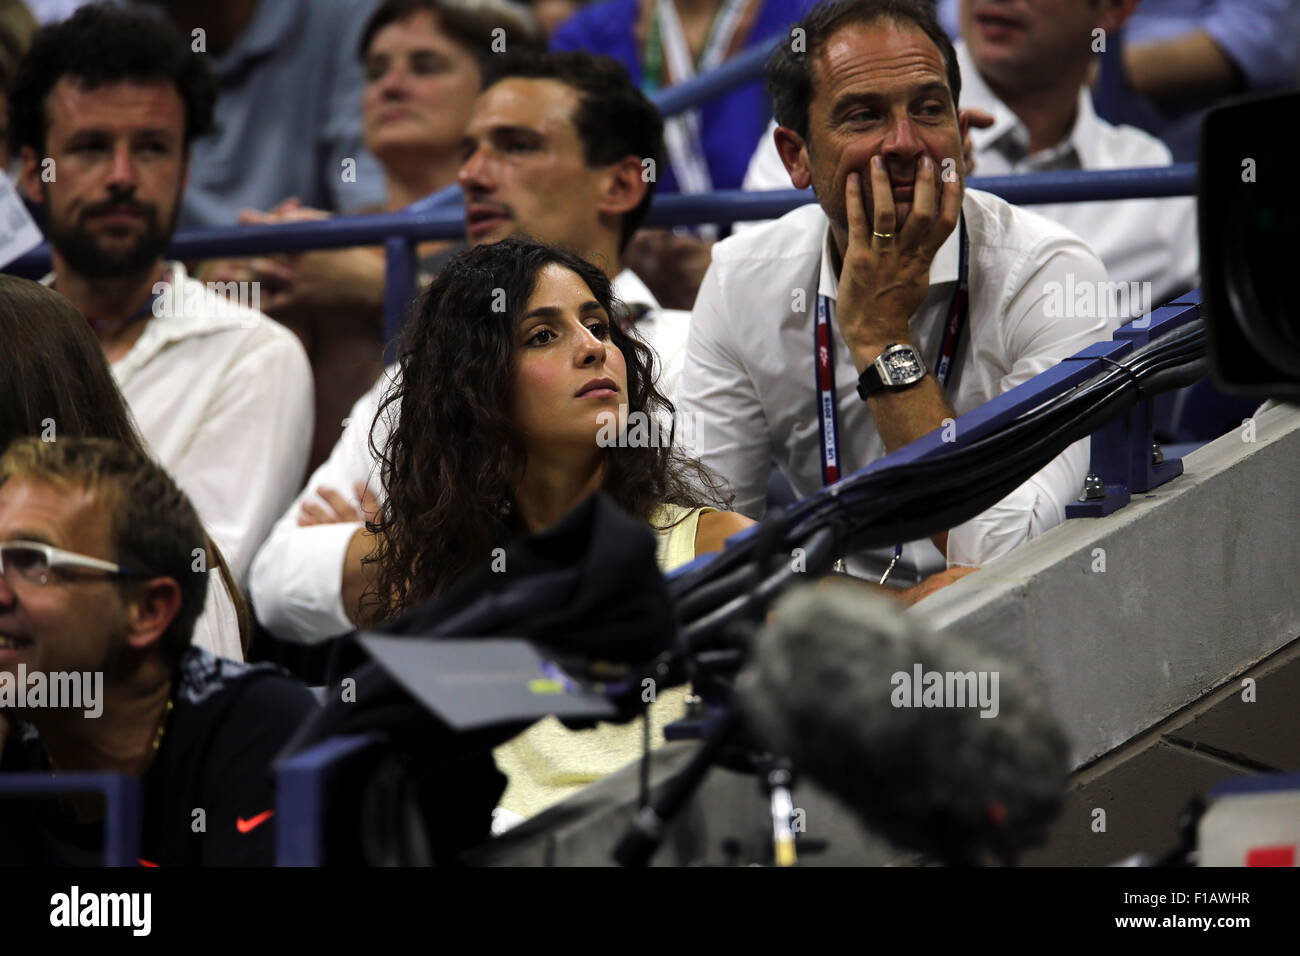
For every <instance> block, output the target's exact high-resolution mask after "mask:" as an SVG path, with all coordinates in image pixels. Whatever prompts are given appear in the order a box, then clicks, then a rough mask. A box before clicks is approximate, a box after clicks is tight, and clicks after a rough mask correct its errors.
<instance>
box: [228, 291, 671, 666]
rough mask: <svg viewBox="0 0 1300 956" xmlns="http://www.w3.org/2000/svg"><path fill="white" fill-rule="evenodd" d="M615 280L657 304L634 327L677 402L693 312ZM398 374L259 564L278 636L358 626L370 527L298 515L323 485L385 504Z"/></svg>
mask: <svg viewBox="0 0 1300 956" xmlns="http://www.w3.org/2000/svg"><path fill="white" fill-rule="evenodd" d="M612 285H613V290H614V295H615V296H617V297H618V299H619V300H620V301H622V302H623V303H624V304H625V305H628V306H637V305H645V306H648V307H649V308H650V311H648V312H646V313H645V315H644V316H642V318H641V319H640V320H638V321H637V323H636V324H635V325H634V326H633V328H634V329H635V331H636V334H638V335H639V336H641V338H643V339H644V340H645V341H646V342H648V343H649V345H650V346H651V348H653V349H654V350H655V352H656V354H657V355H658V358H659V361H660V365H661V368H662V371H661V372H660V376H659V383H660V390H661V391H663V392H664V393H665V394H666V395H668V397H669V398H670V399H671V400H673V401H676V400H677V382H678V379H679V378H680V376H681V368H682V363H683V361H684V356H685V351H686V338H687V331H688V328H689V324H690V318H691V315H690V313H689V312H684V311H681V310H676V309H660V308H659V303H658V302H656V301H655V298H654V296H653V295H652V294H651V293H650V290H649V289H647V288H646V286H645V283H643V282H642V281H641V280H640V278H638V277H637V275H636V274H635V273H634V272H632V271H631V270H630V269H624V270H623V271H622V272H620V273H619V274H618V275H617V276H616V277H615V278H614V280H613V283H612ZM398 375H399V371H398V367H397V366H396V365H393V366H390V367H389V368H388V369H387V370H385V373H384V374H383V375H381V376H380V378H379V380H378V381H377V382H375V384H374V385H373V386H371V388H370V390H369V391H367V392H366V394H364V395H362V396H361V398H359V399H358V400H357V402H356V404H355V405H354V406H353V407H352V411H351V412H350V413H349V415H348V423H347V425H346V426H345V427H344V429H343V434H342V435H341V436H339V440H338V442H337V443H336V444H335V445H334V448H333V450H332V451H331V452H330V456H329V458H328V459H326V460H325V462H324V464H322V465H321V466H320V467H319V468H317V469H316V471H315V473H314V474H313V475H312V476H311V479H310V480H309V481H308V482H307V485H306V487H304V488H303V489H302V492H301V493H300V494H299V495H298V497H297V498H296V499H295V500H294V501H293V503H292V504H290V505H289V508H288V510H286V511H285V512H284V514H283V515H282V517H281V518H280V520H279V521H277V522H276V524H275V527H274V528H273V529H272V531H271V534H270V536H269V537H268V538H267V540H266V543H265V544H264V545H262V549H261V550H260V551H259V552H258V554H257V557H256V559H255V560H254V561H253V569H252V573H251V575H250V582H249V587H250V589H251V593H252V598H253V608H254V610H255V611H256V612H257V618H258V620H259V621H261V622H262V625H263V626H264V627H265V628H266V629H267V630H269V631H270V632H271V633H272V634H275V635H276V636H277V637H280V638H282V639H284V640H290V641H298V642H301V643H304V644H310V643H315V642H318V641H324V640H327V639H328V638H331V637H334V636H336V635H339V634H345V633H347V632H349V631H351V630H353V625H352V622H351V620H350V619H349V618H348V615H347V613H346V612H345V611H344V609H343V594H342V588H343V561H344V558H345V557H346V555H347V550H348V544H349V543H350V542H351V541H352V537H353V535H355V534H356V532H357V531H359V530H360V529H361V528H362V527H363V525H362V523H361V522H359V521H348V522H337V523H333V524H317V525H307V526H305V527H300V526H299V525H298V514H299V511H300V510H301V507H302V503H303V502H304V501H308V500H310V501H312V502H314V503H317V504H320V505H324V504H325V502H324V500H323V499H321V498H320V497H319V496H318V495H317V494H316V489H318V488H321V487H324V488H330V489H333V490H334V491H337V492H338V493H339V494H340V495H342V496H343V497H344V498H346V499H347V500H348V501H349V502H350V503H351V504H352V506H353V507H354V508H359V507H360V499H359V498H358V496H357V493H356V490H355V486H356V485H357V484H358V483H361V484H365V485H367V486H368V487H369V488H370V490H371V491H372V492H373V493H374V495H375V497H376V498H377V499H378V500H379V501H380V502H381V503H382V502H383V501H384V499H385V498H386V494H385V491H384V488H383V486H382V482H381V481H380V480H379V478H380V476H379V463H378V462H377V461H376V459H375V458H374V456H373V455H371V453H370V447H369V443H370V438H371V428H372V427H373V429H374V435H373V437H374V441H375V445H376V447H378V448H383V447H384V446H385V445H386V444H387V442H388V436H389V435H390V434H391V432H392V429H393V427H394V425H395V424H396V420H397V419H396V415H397V406H396V405H392V406H389V409H388V410H386V413H385V415H384V416H383V417H382V419H380V420H376V413H377V412H378V410H379V406H380V404H381V400H382V398H383V396H384V394H385V393H386V392H387V390H388V388H389V387H390V386H391V385H392V384H394V383H395V382H396V381H397V379H398Z"/></svg>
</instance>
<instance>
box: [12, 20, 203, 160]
mask: <svg viewBox="0 0 1300 956" xmlns="http://www.w3.org/2000/svg"><path fill="white" fill-rule="evenodd" d="M65 76H71V77H75V78H76V79H77V81H78V82H79V83H80V84H81V85H82V86H84V87H85V88H87V89H94V88H95V87H97V86H100V85H101V84H104V83H115V82H118V81H121V80H157V79H162V80H170V81H171V82H172V83H174V84H175V85H176V91H177V92H178V93H179V94H180V97H181V101H182V102H183V103H184V104H185V147H186V149H189V147H190V144H191V143H192V142H193V141H194V140H195V139H197V138H198V137H200V136H202V135H203V134H204V133H206V132H208V130H209V129H211V128H212V111H213V108H214V107H215V105H216V102H217V82H216V80H215V79H214V78H213V76H212V72H211V70H210V69H209V68H208V64H207V61H206V60H205V59H204V58H203V57H202V56H200V55H199V54H197V53H193V52H191V50H190V44H189V41H188V40H186V38H185V37H183V36H182V35H181V33H180V31H178V30H177V29H176V27H174V26H173V25H172V24H171V23H170V22H169V21H167V20H164V19H162V18H161V17H159V16H154V15H151V14H148V13H141V12H137V11H132V10H124V9H122V8H121V7H118V6H116V5H114V4H108V3H96V4H90V5H88V6H84V7H81V8H80V9H78V10H77V12H76V13H74V14H73V15H72V16H71V17H69V18H68V19H66V20H64V21H62V22H60V23H54V24H51V25H49V26H47V27H43V28H42V29H40V30H38V31H37V33H36V36H35V38H34V39H33V40H32V45H31V48H30V49H29V50H28V51H27V54H26V55H25V56H24V57H23V59H22V61H21V62H20V63H19V64H18V71H17V73H16V75H15V76H14V81H13V83H12V84H11V85H10V87H9V146H10V150H11V152H13V153H14V155H17V154H18V152H19V151H20V150H21V149H22V148H23V147H24V146H30V147H31V148H32V149H34V150H36V152H37V153H38V154H41V155H44V152H45V133H46V130H47V123H46V117H45V100H46V98H47V97H48V96H49V95H50V91H51V90H52V89H54V86H55V84H57V83H58V82H59V80H60V79H62V78H63V77H65Z"/></svg>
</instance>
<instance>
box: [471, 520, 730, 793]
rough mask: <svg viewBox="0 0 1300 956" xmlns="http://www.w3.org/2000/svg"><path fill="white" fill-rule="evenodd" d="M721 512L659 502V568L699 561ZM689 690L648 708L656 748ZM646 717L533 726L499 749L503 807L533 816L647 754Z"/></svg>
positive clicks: (668, 694)
mask: <svg viewBox="0 0 1300 956" xmlns="http://www.w3.org/2000/svg"><path fill="white" fill-rule="evenodd" d="M716 510H717V509H716V508H683V507H681V506H680V505H668V504H665V505H660V506H659V509H658V510H657V511H656V512H655V513H654V514H653V515H652V516H651V520H650V524H651V530H652V531H654V533H655V537H656V539H657V540H656V552H655V557H656V560H657V561H658V563H659V570H661V571H663V572H664V573H667V572H669V571H671V570H673V569H674V568H678V567H681V566H682V565H683V564H688V563H689V562H691V561H693V560H694V559H695V532H696V529H697V527H698V526H699V521H700V515H701V514H705V513H706V512H710V511H716ZM665 525H671V527H664V526H665ZM686 693H687V688H685V687H674V688H663V689H660V690H659V693H658V695H657V697H656V699H655V701H654V703H652V704H651V705H650V706H649V707H648V708H647V712H648V714H649V716H650V746H651V747H652V748H655V747H662V746H663V744H664V734H663V728H664V725H665V724H670V723H672V722H673V721H675V720H680V719H681V718H682V717H683V716H684V715H685V713H686V703H685V701H686ZM644 719H645V718H644V717H637V718H636V719H635V720H633V721H630V722H629V723H626V724H598V725H597V726H596V727H594V728H592V729H591V730H569V729H568V728H567V727H565V726H564V725H563V724H561V723H560V722H559V721H558V720H556V719H555V718H554V717H547V718H545V719H543V720H541V721H539V722H538V723H536V724H533V726H531V727H529V728H528V729H527V730H525V731H524V732H523V733H522V734H520V735H519V736H517V737H515V738H513V739H512V740H510V741H508V742H506V743H504V744H502V745H501V746H500V747H498V748H496V750H494V751H493V756H494V757H495V758H496V762H497V766H498V767H500V768H501V772H502V773H504V774H506V776H508V777H509V778H510V783H509V785H508V786H507V787H506V792H505V793H504V794H503V795H502V797H501V806H502V807H504V808H505V809H506V810H508V811H510V812H511V813H514V814H518V815H519V816H522V817H531V816H533V815H534V814H537V813H541V812H542V811H543V810H545V809H546V808H547V807H550V806H552V805H554V804H556V803H559V802H560V801H561V800H563V799H564V798H565V797H568V796H569V795H571V794H573V793H576V792H577V791H578V790H581V789H582V788H583V787H585V786H586V785H587V784H589V783H593V782H595V781H596V780H599V779H600V778H601V777H603V776H605V775H607V774H610V773H613V772H614V771H615V770H618V769H620V768H622V767H624V766H626V765H627V764H629V763H631V762H632V761H634V760H637V759H638V758H640V756H641V738H642V734H643V732H644V731H643V729H642V721H643V720H644Z"/></svg>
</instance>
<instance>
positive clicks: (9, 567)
mask: <svg viewBox="0 0 1300 956" xmlns="http://www.w3.org/2000/svg"><path fill="white" fill-rule="evenodd" d="M73 568H82V569H85V570H88V571H104V572H107V573H108V574H111V575H113V576H114V577H127V578H144V577H148V576H149V575H148V574H146V573H145V572H143V571H135V570H132V569H131V568H124V567H122V566H121V565H120V564H114V563H113V562H111V561H103V560H101V559H99V558H92V557H88V556H87V555H84V554H74V553H73V552H71V551H64V550H62V549H61V548H55V547H52V546H50V545H48V544H41V543H39V542H37V541H2V542H0V577H4V578H5V580H9V579H10V575H16V576H17V577H19V578H21V579H22V580H24V581H30V582H32V583H33V584H41V585H45V584H49V583H50V578H51V577H52V576H53V575H54V573H55V572H58V573H66V572H67V571H68V570H70V569H73Z"/></svg>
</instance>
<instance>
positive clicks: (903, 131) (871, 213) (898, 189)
mask: <svg viewBox="0 0 1300 956" xmlns="http://www.w3.org/2000/svg"><path fill="white" fill-rule="evenodd" d="M799 28H800V29H801V30H802V31H803V33H802V34H801V38H802V39H803V41H804V43H803V44H802V45H797V44H791V45H789V46H788V47H787V46H783V47H781V48H779V49H778V52H777V53H776V54H774V57H773V60H772V62H771V63H770V65H769V88H770V89H771V91H772V94H773V102H774V105H775V111H776V115H777V119H778V123H779V126H778V129H777V132H776V142H777V146H778V148H779V150H780V153H781V158H782V161H783V163H784V165H785V168H786V170H787V171H788V173H789V176H790V179H791V180H792V181H793V183H794V185H795V186H796V187H797V188H805V187H807V186H809V185H811V186H812V188H813V193H814V195H815V196H816V197H817V201H818V205H810V206H804V207H801V208H799V209H796V210H794V211H793V212H790V213H789V214H787V215H786V216H784V217H782V218H781V219H779V220H776V221H774V222H770V223H768V224H766V225H764V226H761V227H758V228H755V229H752V230H749V231H747V232H745V233H743V234H741V235H739V236H733V237H732V238H730V239H726V240H723V241H722V242H720V243H718V245H717V246H715V248H714V253H713V264H712V266H710V269H709V272H708V274H707V275H706V276H705V279H704V283H703V286H702V287H701V289H700V294H699V297H698V299H697V300H696V303H695V310H694V312H693V314H692V319H691V336H690V341H689V344H688V346H687V355H686V366H685V369H684V371H683V377H682V388H681V391H682V394H683V396H684V397H683V407H684V414H686V415H690V416H694V419H695V422H696V433H697V444H696V449H695V450H696V452H697V453H698V455H699V457H700V458H701V459H702V460H703V462H704V463H705V464H706V465H708V466H709V467H711V468H713V469H714V470H715V471H716V472H718V473H719V474H720V475H721V476H722V477H723V478H724V479H725V480H726V481H727V482H728V483H729V484H730V486H731V489H732V491H734V492H735V494H736V500H735V504H734V507H735V510H736V511H738V512H740V513H742V514H746V515H749V516H751V517H758V516H760V515H761V514H762V512H763V508H764V492H765V490H766V488H767V482H768V477H769V473H770V468H771V463H772V460H773V458H775V459H776V462H777V464H778V465H779V467H780V468H781V470H782V472H783V473H784V475H785V477H786V478H787V479H788V480H789V482H790V485H791V487H792V488H793V489H794V491H795V493H796V494H797V495H799V496H800V497H802V496H806V495H809V494H811V493H813V492H815V491H817V490H818V489H819V488H821V487H822V486H823V485H825V484H830V483H832V482H834V481H836V480H838V478H840V477H842V476H844V475H848V474H850V473H851V472H853V471H856V470H858V469H860V468H863V467H865V466H866V465H868V464H870V463H871V462H873V461H875V460H877V459H879V458H880V457H882V456H883V455H885V454H888V453H889V452H892V451H895V450H897V449H899V448H901V447H903V446H904V445H906V444H908V443H909V442H911V441H913V440H915V439H917V438H920V437H921V436H922V435H925V434H927V433H929V432H932V431H935V430H936V429H939V428H941V427H944V426H945V424H948V423H950V422H951V421H952V420H953V419H956V418H957V417H958V416H959V415H962V414H964V413H966V412H969V411H971V410H972V409H974V408H975V407H977V406H979V405H981V404H982V403H984V402H986V401H988V400H990V399H992V398H994V397H995V396H997V395H999V394H1001V393H1003V392H1005V391H1007V390H1008V389H1010V388H1012V387H1014V386H1016V385H1019V384H1021V383H1022V382H1025V381H1027V380H1028V379H1030V378H1032V377H1033V376H1034V375H1037V374H1038V373H1040V372H1043V371H1045V370H1046V369H1048V368H1050V367H1052V366H1053V365H1055V364H1056V363H1058V362H1059V361H1061V360H1062V359H1064V358H1066V357H1068V356H1070V355H1072V354H1074V353H1075V352H1077V351H1079V350H1080V349H1082V348H1084V347H1085V346H1086V345H1088V344H1089V343H1091V342H1094V341H1097V340H1099V339H1104V338H1107V337H1109V335H1110V334H1111V332H1112V331H1113V330H1114V328H1116V327H1117V326H1118V324H1119V323H1118V322H1117V321H1116V320H1115V319H1113V318H1111V317H1109V316H1108V315H1106V314H1104V313H1105V312H1106V310H1105V309H1104V308H1103V309H1100V310H1094V311H1092V312H1091V313H1086V312H1080V311H1079V310H1077V309H1075V308H1073V305H1074V303H1069V304H1068V305H1067V307H1065V308H1062V303H1061V302H1059V301H1058V299H1059V291H1060V288H1062V287H1064V286H1065V284H1066V283H1073V287H1074V288H1087V287H1091V288H1093V289H1098V290H1100V289H1103V288H1104V285H1103V284H1104V283H1105V282H1106V273H1105V269H1104V268H1103V266H1102V264H1101V262H1100V261H1099V260H1098V259H1097V257H1096V256H1095V255H1094V254H1093V253H1092V251H1091V250H1089V249H1088V247H1087V246H1086V245H1085V244H1084V243H1083V242H1082V241H1081V240H1080V239H1078V237H1076V236H1074V235H1073V234H1072V233H1070V232H1068V231H1067V230H1065V229H1064V228H1062V227H1060V226H1058V225H1056V224H1055V223H1052V222H1050V221H1049V220H1047V219H1044V218H1042V217H1040V216H1037V215H1035V214H1033V213H1030V212H1027V211H1024V210H1021V209H1018V208H1016V207H1014V206H1011V205H1009V204H1008V203H1005V202H1003V201H1002V200H1000V199H998V198H997V197H995V196H992V195H989V194H987V193H982V192H979V191H976V190H967V189H965V186H964V178H965V170H964V163H963V159H962V142H961V141H962V133H963V126H964V125H965V124H964V122H962V121H960V120H959V119H958V116H957V111H956V104H957V100H958V96H959V95H960V87H961V75H960V73H959V71H958V67H957V61H956V56H955V54H954V53H953V50H952V46H951V43H950V42H949V40H948V38H947V36H946V35H945V34H944V33H943V31H942V29H941V28H940V27H939V26H938V24H937V22H936V21H935V20H934V15H933V10H932V9H931V6H930V4H928V3H925V2H921V0H843V2H839V3H824V4H822V5H820V6H819V7H818V8H817V9H816V10H814V11H813V12H811V13H810V14H809V15H808V16H807V17H806V18H805V19H804V20H803V22H801V23H800V24H799ZM804 50H806V52H803V51H804ZM1054 290H1055V291H1056V292H1057V293H1058V295H1057V296H1054V295H1053V291H1054ZM1099 313H1100V314H1099ZM1087 464H1088V443H1087V441H1086V440H1085V441H1081V442H1076V443H1075V444H1074V445H1072V446H1071V447H1070V448H1069V449H1068V450H1067V451H1066V452H1064V453H1063V454H1062V455H1060V456H1059V457H1058V458H1056V459H1054V460H1053V461H1052V462H1051V463H1050V464H1048V465H1047V466H1046V467H1045V468H1044V469H1043V470H1042V471H1040V472H1039V473H1038V474H1036V475H1035V476H1034V477H1033V478H1031V479H1030V480H1029V481H1028V482H1026V483H1025V484H1024V485H1022V486H1021V487H1019V488H1017V489H1016V490H1015V491H1013V492H1012V493H1011V494H1010V495H1009V496H1008V497H1007V498H1005V499H1004V500H1003V501H1001V502H999V503H998V504H997V505H995V506H994V507H993V508H991V509H989V510H988V511H986V512H985V513H983V514H981V515H979V516H978V517H976V518H974V519H972V520H971V521H969V522H966V523H965V524H962V525H960V526H958V527H956V528H953V529H951V530H950V532H944V533H941V534H936V535H935V536H934V537H933V538H932V539H930V540H923V541H914V542H900V547H901V556H900V560H899V561H898V562H897V565H896V566H895V567H894V570H893V572H892V575H893V577H892V581H893V582H894V583H906V584H916V583H917V582H919V581H920V580H921V579H922V578H923V577H925V576H926V575H929V574H932V573H934V572H942V573H944V574H947V575H949V576H953V575H955V574H957V573H961V572H959V571H958V572H954V571H945V566H947V567H949V568H967V567H975V566H979V565H981V564H983V563H985V562H987V561H989V560H991V559H993V558H995V557H997V556H1000V555H1001V554H1004V553H1006V552H1007V551H1009V550H1011V549H1012V548H1014V547H1015V546H1016V545H1018V544H1020V543H1022V542H1024V541H1026V540H1028V539H1029V538H1032V537H1034V536H1036V535H1037V534H1040V533H1041V532H1042V531H1044V530H1046V529H1047V528H1050V527H1052V526H1053V525H1055V524H1057V523H1059V522H1060V521H1062V520H1063V519H1064V507H1065V504H1066V503H1067V502H1068V501H1069V500H1071V499H1073V498H1074V497H1075V496H1077V495H1078V494H1079V489H1080V487H1081V485H1082V482H1083V478H1084V475H1085V473H1086V471H1087ZM894 553H895V552H894V549H883V550H882V551H879V552H872V553H870V554H862V555H855V556H853V558H852V560H851V561H850V562H849V568H850V570H851V571H856V572H858V573H863V574H869V575H872V576H874V577H877V578H878V577H880V575H881V572H882V571H883V570H884V569H885V568H886V567H888V566H889V565H890V562H891V558H892V557H893V556H894ZM942 580H946V579H941V581H942ZM922 588H923V589H924V591H923V593H928V591H929V590H932V589H933V588H932V587H929V588H926V587H925V585H924V584H923V585H922ZM918 596H920V595H918Z"/></svg>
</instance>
